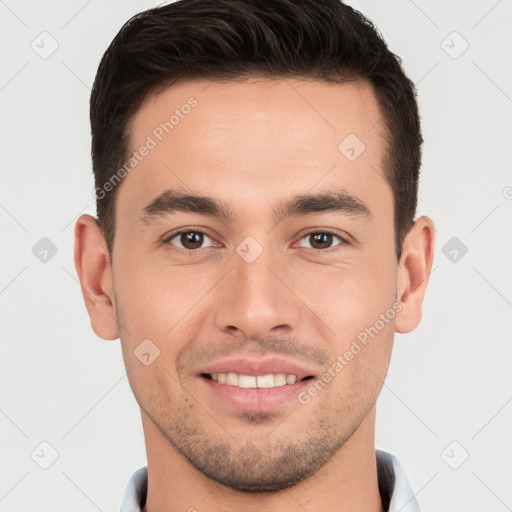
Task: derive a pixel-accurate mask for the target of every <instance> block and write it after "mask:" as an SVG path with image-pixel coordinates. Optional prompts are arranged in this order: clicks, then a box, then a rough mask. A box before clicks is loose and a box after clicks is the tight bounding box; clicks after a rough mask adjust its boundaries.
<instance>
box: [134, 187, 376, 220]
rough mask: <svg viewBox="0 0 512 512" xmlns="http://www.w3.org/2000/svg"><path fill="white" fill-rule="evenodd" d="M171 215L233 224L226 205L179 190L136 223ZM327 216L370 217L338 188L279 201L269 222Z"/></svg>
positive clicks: (358, 201)
mask: <svg viewBox="0 0 512 512" xmlns="http://www.w3.org/2000/svg"><path fill="white" fill-rule="evenodd" d="M175 212H188V213H195V214H198V215H203V216H211V217H216V218H219V219H222V220H224V221H228V222H229V221H232V220H233V212H232V209H231V207H230V205H229V204H228V203H226V202H224V201H220V200H218V199H214V198H212V197H208V196H200V195H195V194H192V193H190V192H189V193H187V192H186V191H184V189H183V188H182V187H179V188H176V189H169V190H165V191H164V192H162V193H161V194H160V195H158V196H157V197H155V198H154V199H153V200H152V201H151V202H150V203H149V204H147V205H146V206H145V207H144V209H143V213H142V215H141V217H140V218H139V222H141V223H143V224H149V223H151V221H152V220H153V219H154V218H156V217H161V216H164V215H168V214H172V213H175ZM329 212H339V213H342V214H345V215H349V216H360V217H366V218H368V219H371V217H372V214H371V210H370V208H369V207H368V206H367V205H366V204H365V203H364V202H363V201H362V200H361V199H359V198H358V197H356V196H354V195H352V194H349V193H348V192H347V191H346V190H345V189H343V188H342V187H339V188H337V189H335V190H326V191H322V192H319V193H317V194H309V193H306V194H299V195H297V196H295V197H292V198H291V199H287V200H281V201H280V202H279V203H278V204H277V205H276V206H275V207H274V209H273V218H274V221H275V222H279V221H281V220H282V219H284V218H287V217H295V216H303V215H308V214H311V213H329Z"/></svg>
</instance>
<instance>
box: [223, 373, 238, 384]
mask: <svg viewBox="0 0 512 512" xmlns="http://www.w3.org/2000/svg"><path fill="white" fill-rule="evenodd" d="M226 384H230V385H231V386H238V373H232V372H230V373H228V374H227V375H226Z"/></svg>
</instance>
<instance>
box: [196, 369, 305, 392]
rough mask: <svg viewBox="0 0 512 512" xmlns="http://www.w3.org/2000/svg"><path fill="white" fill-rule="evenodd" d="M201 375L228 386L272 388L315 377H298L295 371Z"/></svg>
mask: <svg viewBox="0 0 512 512" xmlns="http://www.w3.org/2000/svg"><path fill="white" fill-rule="evenodd" d="M201 377H203V378H205V379H209V380H212V381H214V382H217V383H219V384H224V385H227V386H236V387H239V388H245V389H270V388H278V387H281V386H290V385H292V384H295V383H297V382H302V381H305V380H309V379H312V378H313V375H307V376H306V377H302V378H297V375H294V374H293V373H288V374H286V373H267V374H266V375H244V374H239V373H235V372H228V373H224V372H220V373H201Z"/></svg>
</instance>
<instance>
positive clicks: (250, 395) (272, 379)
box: [198, 358, 315, 412]
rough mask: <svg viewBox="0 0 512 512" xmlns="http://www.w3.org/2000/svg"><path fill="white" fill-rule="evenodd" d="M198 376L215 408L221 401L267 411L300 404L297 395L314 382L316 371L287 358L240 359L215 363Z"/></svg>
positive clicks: (249, 409)
mask: <svg viewBox="0 0 512 512" xmlns="http://www.w3.org/2000/svg"><path fill="white" fill-rule="evenodd" d="M198 377H199V378H200V380H201V381H202V382H203V383H204V384H205V385H206V390H207V392H208V396H209V397H210V399H211V400H212V407H213V408H214V409H218V407H219V403H220V404H224V405H228V406H229V408H230V409H233V408H234V409H236V410H243V411H251V412H266V411H275V410H276V409H279V408H280V407H281V408H282V407H284V406H286V405H289V404H292V403H293V402H295V403H296V404H299V402H298V400H297V396H298V395H299V393H300V392H301V391H303V390H304V389H305V388H306V387H307V386H309V385H310V382H309V381H310V380H311V379H314V378H315V372H313V371H311V370H307V369H305V368H302V367H301V366H298V365H297V364H295V363H293V362H291V361H286V360H283V359H277V358H266V359H258V360H255V359H247V358H238V359H231V360H225V361H220V362H217V363H214V364H212V365H210V366H209V367H208V368H204V369H203V371H201V372H200V373H199V374H198ZM294 399H295V400H294Z"/></svg>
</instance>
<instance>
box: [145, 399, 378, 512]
mask: <svg viewBox="0 0 512 512" xmlns="http://www.w3.org/2000/svg"><path fill="white" fill-rule="evenodd" d="M142 423H143V428H144V436H145V439H146V450H147V457H148V496H147V500H146V506H145V508H144V512H164V511H166V512H175V511H184V510H186V511H191V512H194V511H200V512H229V511H235V510H236V511H238V510H244V511H247V512H253V511H259V512H265V511H276V510H279V511H280V512H288V511H290V512H291V511H296V510H298V509H300V510H302V509H305V510H308V511H309V512H314V511H322V512H348V511H349V510H351V511H353V510H358V511H360V512H383V508H382V502H381V498H380V494H379V489H378V483H377V465H376V458H375V448H374V446H375V407H373V408H372V409H371V411H370V412H369V413H368V415H367V416H366V418H365V419H364V420H363V422H362V423H361V425H360V426H359V428H358V429H357V430H356V432H354V434H353V435H352V437H351V438H350V439H349V440H348V441H347V442H346V443H345V444H344V445H343V447H342V448H340V450H338V452H337V453H336V454H335V455H334V457H333V458H332V459H331V460H330V461H329V462H328V463H327V464H326V465H325V466H323V467H322V468H321V469H320V470H319V471H317V472H316V473H315V474H314V475H312V476H311V477H310V478H308V479H306V480H304V481H302V482H300V483H299V484H297V485H295V486H293V487H290V488H288V489H283V490H282V491H277V492H272V493H250V492H243V491H237V490H234V489H231V488H229V487H226V486H224V485H222V484H220V483H218V482H215V481H213V480H211V479H210V478H208V477H206V476H205V475H203V474H202V473H201V472H200V471H198V470H197V469H195V468H194V467H193V466H192V465H191V464H190V463H189V462H188V461H187V460H185V459H184V458H183V457H182V456H181V455H180V454H179V453H177V452H176V451H175V450H174V448H173V447H172V446H171V445H170V444H169V442H168V441H167V440H166V439H165V438H164V437H163V436H162V434H161V433H160V431H159V430H158V429H157V427H156V426H155V425H154V423H153V422H152V421H151V420H150V419H149V418H148V417H147V416H146V414H145V413H144V412H142Z"/></svg>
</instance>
